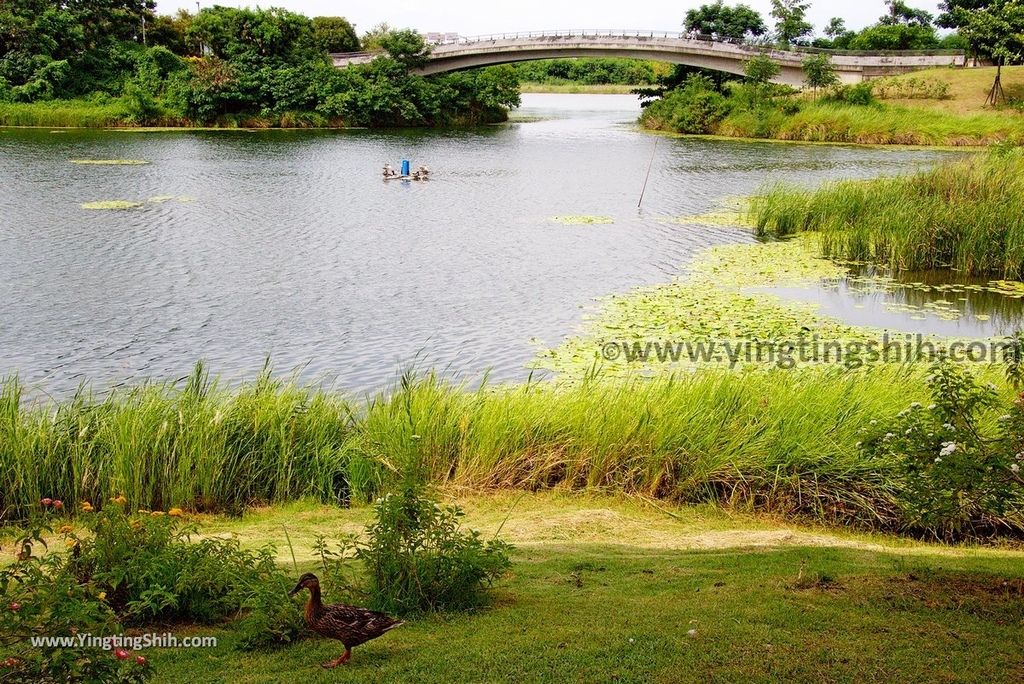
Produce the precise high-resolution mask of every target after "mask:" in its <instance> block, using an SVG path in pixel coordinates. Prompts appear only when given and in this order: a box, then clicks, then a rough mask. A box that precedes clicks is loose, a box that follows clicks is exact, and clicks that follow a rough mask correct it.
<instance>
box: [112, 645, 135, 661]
mask: <svg viewBox="0 0 1024 684" xmlns="http://www.w3.org/2000/svg"><path fill="white" fill-rule="evenodd" d="M130 656H131V653H129V652H128V651H126V650H124V649H123V648H119V649H117V650H115V651H114V657H115V658H117V659H118V660H128V658H129V657H130Z"/></svg>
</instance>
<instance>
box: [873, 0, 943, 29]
mask: <svg viewBox="0 0 1024 684" xmlns="http://www.w3.org/2000/svg"><path fill="white" fill-rule="evenodd" d="M885 4H886V6H888V8H889V11H888V12H887V13H886V14H883V15H882V16H881V17H880V18H879V19H878V23H879V24H883V25H886V26H894V25H897V24H904V25H906V26H925V27H930V26H931V25H932V20H933V19H934V18H935V17H934V16H933V15H932V13H931V12H928V11H926V10H923V9H917V8H916V7H911V6H910V5H908V4H907V3H905V2H903V0H885Z"/></svg>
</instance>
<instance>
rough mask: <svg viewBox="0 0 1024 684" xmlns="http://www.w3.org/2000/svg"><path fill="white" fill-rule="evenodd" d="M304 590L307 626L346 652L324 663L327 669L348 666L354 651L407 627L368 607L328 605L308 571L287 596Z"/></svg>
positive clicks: (314, 576)
mask: <svg viewBox="0 0 1024 684" xmlns="http://www.w3.org/2000/svg"><path fill="white" fill-rule="evenodd" d="M303 589H309V601H307V602H306V624H307V625H309V628H310V629H311V630H313V631H314V632H316V633H317V634H319V635H320V636H325V637H328V638H330V639H337V640H338V641H340V642H341V643H342V644H343V645H344V646H345V653H343V654H342V655H341V656H340V657H338V658H335V659H334V660H328V661H327V662H326V663H324V664H323V667H325V668H328V669H330V668H335V667H337V666H338V665H342V664H344V663H347V662H348V660H349V658H351V657H352V649H353V648H355V647H356V646H359V645H360V644H365V643H366V642H367V641H371V640H373V639H376V638H377V637H379V636H381V635H382V634H384V633H385V632H390V631H391V630H393V629H394V628H395V627H399V626H401V625H404V624H405V623H404V622H402V621H401V620H396V619H395V618H393V617H391V616H389V615H385V614H384V613H378V612H376V611H373V610H366V609H365V608H357V607H355V606H343V605H341V604H335V605H333V606H325V605H324V602H323V601H322V600H321V599H320V580H319V579H318V578H317V576H316V575H314V574H313V573H310V572H307V573H306V574H305V575H303V576H302V577H300V578H299V583H298V584H296V585H295V588H294V589H292V590H291V591H289V592H288V595H289V596H295V595H296V594H298V593H299V592H300V591H302V590H303Z"/></svg>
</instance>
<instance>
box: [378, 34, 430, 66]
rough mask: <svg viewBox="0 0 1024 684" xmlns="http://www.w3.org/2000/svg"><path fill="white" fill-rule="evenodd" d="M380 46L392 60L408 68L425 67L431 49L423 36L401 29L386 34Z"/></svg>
mask: <svg viewBox="0 0 1024 684" xmlns="http://www.w3.org/2000/svg"><path fill="white" fill-rule="evenodd" d="M380 46H381V47H382V48H383V49H384V51H385V52H387V53H388V55H390V56H391V58H392V59H394V60H395V61H397V62H399V63H400V64H402V65H403V66H405V67H407V68H412V67H416V66H421V65H423V64H424V63H426V61H427V55H428V54H430V48H429V47H428V46H427V43H426V41H425V40H424V39H423V36H421V35H420V34H419V33H418V32H416V31H414V30H412V29H400V30H397V31H391V32H390V33H387V34H385V35H384V36H382V37H381V39H380Z"/></svg>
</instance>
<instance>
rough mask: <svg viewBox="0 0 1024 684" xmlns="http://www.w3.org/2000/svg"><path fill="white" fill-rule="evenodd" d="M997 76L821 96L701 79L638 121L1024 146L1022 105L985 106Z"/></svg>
mask: <svg viewBox="0 0 1024 684" xmlns="http://www.w3.org/2000/svg"><path fill="white" fill-rule="evenodd" d="M1021 73H1024V72H1014V73H1013V74H1011V76H1010V77H1009V78H1010V80H1011V81H1012V80H1013V79H1015V78H1017V77H1018V76H1019V74H1021ZM993 76H994V70H990V69H972V70H956V71H954V70H943V71H935V70H932V71H924V72H916V73H914V74H906V75H903V76H898V77H892V78H886V79H881V80H878V81H870V82H867V83H864V84H859V85H857V86H844V87H839V88H833V89H829V90H827V91H825V92H823V93H819V94H817V95H815V94H813V93H800V94H794V93H792V91H786V90H785V89H779V88H772V87H768V86H755V85H751V84H746V83H743V84H741V83H730V84H727V85H726V87H725V89H724V91H722V92H720V91H718V90H717V89H715V88H714V87H713V86H712V83H711V82H710V81H707V80H706V79H696V80H690V81H687V82H686V83H685V84H684V85H683V86H681V87H680V88H677V89H676V90H673V91H671V92H669V93H668V94H667V95H666V96H665V97H664V98H661V99H659V100H656V101H654V102H652V103H651V104H650V105H649V106H648V107H646V108H645V110H644V112H643V114H642V116H641V119H640V121H641V124H642V125H643V126H645V127H646V128H649V129H653V130H661V131H669V132H676V133H685V134H713V135H721V136H728V137H739V138H762V139H775V140H793V141H806V142H832V143H855V144H874V145H891V144H896V145H930V146H935V145H938V146H946V147H963V146H984V145H990V144H992V143H997V142H1002V141H1007V140H1011V141H1020V140H1022V139H1024V113H1022V112H1021V111H1020V109H1019V107H1014V106H1006V107H1002V108H1000V110H999V111H995V110H993V109H992V108H985V107H982V104H983V103H984V101H985V92H986V91H987V87H990V86H991V83H992V78H993ZM986 84H987V85H986ZM1014 88H1015V86H1013V85H1011V86H1010V90H1009V92H1010V93H1011V96H1014V97H1015V95H1013V94H1014V93H1016V90H1015V89H1014ZM975 97H976V98H977V99H974V98H975Z"/></svg>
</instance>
